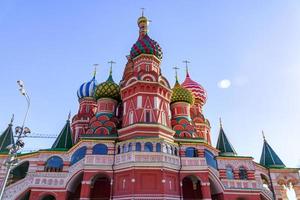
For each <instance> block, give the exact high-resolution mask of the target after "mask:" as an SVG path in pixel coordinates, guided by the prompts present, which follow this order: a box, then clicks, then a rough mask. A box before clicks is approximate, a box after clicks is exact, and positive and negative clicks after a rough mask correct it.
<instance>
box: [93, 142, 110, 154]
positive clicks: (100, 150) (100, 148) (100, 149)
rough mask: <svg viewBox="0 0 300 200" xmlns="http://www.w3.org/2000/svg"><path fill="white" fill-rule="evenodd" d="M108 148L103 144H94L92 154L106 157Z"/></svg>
mask: <svg viewBox="0 0 300 200" xmlns="http://www.w3.org/2000/svg"><path fill="white" fill-rule="evenodd" d="M107 152H108V148H107V146H106V145H105V144H96V145H95V146H94V147H93V154H96V155H107Z"/></svg>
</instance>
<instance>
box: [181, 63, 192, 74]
mask: <svg viewBox="0 0 300 200" xmlns="http://www.w3.org/2000/svg"><path fill="white" fill-rule="evenodd" d="M182 62H183V63H185V71H186V75H188V74H189V67H188V64H189V63H191V62H190V61H188V60H184V61H182Z"/></svg>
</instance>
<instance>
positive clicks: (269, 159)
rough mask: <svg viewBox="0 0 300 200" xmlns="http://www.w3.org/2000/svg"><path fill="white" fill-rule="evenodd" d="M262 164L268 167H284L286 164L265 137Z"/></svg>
mask: <svg viewBox="0 0 300 200" xmlns="http://www.w3.org/2000/svg"><path fill="white" fill-rule="evenodd" d="M260 164H261V165H263V166H265V167H268V168H284V167H285V165H284V164H283V162H282V161H281V160H280V158H279V156H278V155H277V154H276V153H275V151H274V150H273V149H272V147H271V146H270V145H269V144H268V142H267V140H266V139H264V146H263V150H262V153H261V157H260Z"/></svg>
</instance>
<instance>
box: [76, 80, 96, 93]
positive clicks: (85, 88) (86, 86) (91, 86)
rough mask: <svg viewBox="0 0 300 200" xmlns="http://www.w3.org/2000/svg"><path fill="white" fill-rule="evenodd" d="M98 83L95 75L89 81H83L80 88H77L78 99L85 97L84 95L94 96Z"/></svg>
mask: <svg viewBox="0 0 300 200" xmlns="http://www.w3.org/2000/svg"><path fill="white" fill-rule="evenodd" d="M96 85H97V81H96V79H95V75H94V77H93V78H92V80H90V81H89V82H85V83H83V84H82V85H81V86H80V87H79V89H78V90H77V97H78V99H81V98H84V97H93V96H94V92H95V88H96Z"/></svg>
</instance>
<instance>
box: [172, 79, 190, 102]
mask: <svg viewBox="0 0 300 200" xmlns="http://www.w3.org/2000/svg"><path fill="white" fill-rule="evenodd" d="M172 91H173V93H172V96H171V103H175V102H186V103H189V104H194V100H195V99H194V95H193V94H192V92H190V91H189V90H188V89H186V88H184V87H182V86H181V85H180V84H179V83H178V80H176V83H175V85H174V87H173V89H172Z"/></svg>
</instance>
